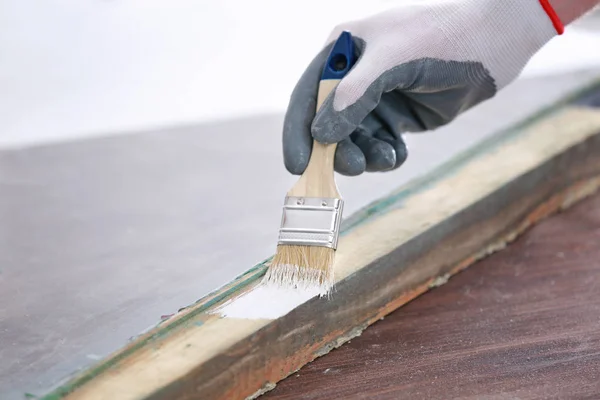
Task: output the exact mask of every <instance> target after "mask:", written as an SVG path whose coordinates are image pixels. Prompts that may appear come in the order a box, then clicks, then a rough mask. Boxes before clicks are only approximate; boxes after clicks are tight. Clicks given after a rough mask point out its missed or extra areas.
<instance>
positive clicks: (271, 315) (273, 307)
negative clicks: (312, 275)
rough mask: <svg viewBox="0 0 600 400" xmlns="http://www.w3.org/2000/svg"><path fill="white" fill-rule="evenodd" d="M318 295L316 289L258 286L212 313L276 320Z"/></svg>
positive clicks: (231, 316) (229, 316)
mask: <svg viewBox="0 0 600 400" xmlns="http://www.w3.org/2000/svg"><path fill="white" fill-rule="evenodd" d="M318 295H319V290H318V288H315V289H314V290H290V289H283V288H279V287H273V286H270V285H269V286H267V285H263V284H260V285H258V286H256V287H255V288H253V289H252V290H250V291H248V292H247V293H244V294H243V295H242V296H240V297H238V298H236V299H233V300H229V301H228V302H226V303H225V304H223V305H222V306H220V307H218V308H217V309H215V311H214V312H213V313H214V314H220V315H221V316H223V317H227V318H243V319H277V318H280V317H282V316H284V315H286V314H287V313H289V312H290V311H292V310H293V309H295V308H296V307H298V306H299V305H301V304H303V303H305V302H307V301H308V300H310V299H312V298H314V297H317V296H318ZM322 301H327V300H326V299H323V300H322Z"/></svg>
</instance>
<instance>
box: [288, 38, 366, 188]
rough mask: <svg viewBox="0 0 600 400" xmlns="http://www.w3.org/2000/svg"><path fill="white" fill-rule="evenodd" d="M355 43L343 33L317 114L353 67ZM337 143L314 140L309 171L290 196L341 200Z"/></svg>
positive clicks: (324, 79)
mask: <svg viewBox="0 0 600 400" xmlns="http://www.w3.org/2000/svg"><path fill="white" fill-rule="evenodd" d="M354 61H355V60H354V43H353V41H352V36H351V35H350V33H348V32H342V34H341V35H340V37H339V38H338V40H337V41H336V42H335V44H334V45H333V47H332V49H331V52H330V54H329V58H328V59H327V62H326V63H325V67H324V70H323V75H322V77H321V81H320V82H319V92H318V94H317V109H316V111H317V112H318V111H319V109H320V108H321V105H323V102H324V101H325V99H327V97H328V96H329V95H330V94H331V92H333V90H334V89H335V88H336V86H337V85H338V83H340V81H341V80H342V78H343V77H344V76H345V75H346V74H347V73H348V71H349V70H350V68H352V65H353V64H354ZM336 148H337V143H334V144H323V143H319V142H317V141H316V140H313V146H312V152H311V154H310V160H309V161H308V166H307V167H306V170H305V171H304V173H303V174H302V176H301V177H300V179H299V180H298V182H297V183H296V185H294V187H293V188H292V189H291V190H290V191H289V192H288V196H306V197H330V198H338V199H339V198H341V196H340V193H339V192H338V188H337V185H336V183H335V177H334V168H333V162H334V159H335V149H336Z"/></svg>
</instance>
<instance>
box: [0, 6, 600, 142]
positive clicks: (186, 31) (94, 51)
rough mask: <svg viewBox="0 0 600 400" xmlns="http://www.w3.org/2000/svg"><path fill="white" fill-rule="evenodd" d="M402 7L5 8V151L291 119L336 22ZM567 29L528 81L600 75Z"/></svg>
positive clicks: (593, 51) (0, 97) (589, 43)
mask: <svg viewBox="0 0 600 400" xmlns="http://www.w3.org/2000/svg"><path fill="white" fill-rule="evenodd" d="M400 1H402V0H395V1H391V0H388V1H385V0H359V1H356V0H326V1H323V0H321V1H315V0H302V1H282V0H278V1H270V0H251V1H250V0H211V1H207V0H2V1H0V146H2V147H7V146H21V145H27V144H30V143H37V142H46V141H53V140H64V139H68V138H73V137H81V136H91V135H98V134H117V133H122V132H126V131H131V130H141V129H148V128H156V127H160V126H172V125H180V124H188V123H198V122H201V121H205V120H213V119H223V118H230V117H234V116H243V115H249V114H256V113H263V112H281V111H283V110H285V106H286V104H287V98H288V96H289V93H290V92H291V90H292V88H293V86H294V84H295V82H296V80H297V78H298V77H299V75H300V74H301V72H302V70H303V68H304V67H305V65H306V64H307V63H308V62H309V61H310V59H311V58H312V56H313V55H314V54H315V52H316V51H318V50H319V48H320V47H321V45H322V44H323V40H324V39H325V38H326V36H327V34H328V33H329V31H330V30H331V29H332V28H333V26H334V25H335V24H337V23H338V22H342V21H345V20H348V19H352V18H355V17H360V16H363V15H366V14H370V13H373V12H377V11H379V10H381V9H383V8H387V7H391V6H393V5H394V4H397V3H399V2H400ZM598 49H600V34H598V33H596V34H593V33H592V32H591V31H589V32H585V31H578V30H576V29H568V30H567V33H566V34H565V35H564V36H563V37H560V38H557V39H555V40H554V41H553V42H552V43H551V44H549V45H548V46H547V47H546V48H545V49H544V50H543V51H542V52H541V53H539V54H538V55H537V56H536V57H535V59H534V60H533V61H532V62H531V64H530V65H529V66H528V68H527V70H526V72H525V73H524V75H534V74H535V75H539V74H543V73H553V72H556V71H558V70H565V69H572V68H575V67H580V66H589V65H599V66H600V51H598Z"/></svg>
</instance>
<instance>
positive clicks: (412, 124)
mask: <svg viewBox="0 0 600 400" xmlns="http://www.w3.org/2000/svg"><path fill="white" fill-rule="evenodd" d="M342 30H347V31H349V32H350V33H352V35H353V36H354V38H355V42H356V47H357V50H358V56H359V59H358V61H357V63H356V64H355V66H354V68H353V69H352V70H351V71H350V73H349V74H348V75H347V76H346V77H345V78H344V79H343V80H342V81H341V82H340V84H339V85H338V87H337V88H336V90H335V91H334V92H333V93H332V95H330V96H329V98H328V99H327V100H326V101H325V103H324V104H323V106H322V108H321V109H320V110H319V113H317V114H316V115H315V106H316V95H317V88H318V83H319V78H320V75H321V72H322V69H323V65H324V62H325V59H326V58H327V55H328V53H329V50H330V48H331V46H332V43H331V42H332V41H333V40H334V39H335V38H337V36H338V35H339V34H340V32H341V31H342ZM555 35H556V31H555V30H554V27H553V25H552V23H551V21H550V20H549V19H548V17H547V15H546V14H545V12H544V10H543V8H542V7H541V6H540V4H539V2H538V1H537V0H505V1H503V2H498V1H496V0H455V1H447V0H445V1H443V2H435V1H429V2H423V3H420V4H413V5H409V6H403V7H400V8H398V9H394V10H391V11H387V12H384V13H382V14H378V15H375V16H372V17H369V18H367V19H364V20H360V21H355V22H351V23H348V24H344V25H341V26H339V27H337V28H336V29H335V30H334V31H333V32H332V34H331V35H330V38H329V40H328V42H329V44H328V45H327V46H326V47H325V48H324V49H323V50H322V51H321V52H320V53H319V54H318V55H317V56H316V57H315V58H314V60H313V61H312V62H311V64H310V65H309V66H308V68H307V69H306V71H305V72H304V74H303V75H302V77H301V78H300V80H299V81H298V83H297V85H296V87H295V89H294V91H293V93H292V96H291V99H290V103H289V106H288V110H287V112H286V115H285V120H284V128H283V155H284V162H285V166H286V168H287V170H288V171H289V172H291V173H292V174H296V175H299V174H301V173H302V172H303V171H304V169H305V168H306V166H307V164H308V160H309V158H310V152H311V148H312V140H313V138H314V139H316V140H317V141H319V142H322V143H338V147H337V150H336V156H335V170H336V171H337V172H339V173H341V174H343V175H350V176H354V175H359V174H361V173H363V172H365V171H388V170H392V169H396V168H398V167H399V166H400V165H402V163H403V162H404V161H405V160H406V157H407V150H406V146H405V144H404V141H403V139H402V134H403V133H405V132H423V131H427V130H432V129H436V128H438V127H440V126H442V125H445V124H447V123H449V122H450V121H452V120H453V119H455V118H456V117H457V116H458V115H459V114H460V113H462V112H464V111H466V110H468V109H469V108H471V107H473V106H474V105H476V104H479V103H481V102H482V101H484V100H486V99H489V98H491V97H493V96H494V95H495V94H496V92H497V91H498V90H499V89H501V88H502V87H504V86H506V85H507V84H508V83H510V82H511V81H512V80H514V79H515V78H516V77H517V76H518V74H519V73H520V72H521V70H522V69H523V67H524V66H525V64H526V63H527V62H528V60H529V59H530V58H531V56H532V55H533V54H535V52H536V51H537V50H539V48H541V47H542V46H543V44H545V43H546V42H547V41H548V40H550V39H551V38H552V37H553V36H555Z"/></svg>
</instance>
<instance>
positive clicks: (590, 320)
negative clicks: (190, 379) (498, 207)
mask: <svg viewBox="0 0 600 400" xmlns="http://www.w3.org/2000/svg"><path fill="white" fill-rule="evenodd" d="M599 288H600V195H595V196H594V197H593V198H591V199H588V200H585V201H584V202H582V203H581V204H578V205H576V206H574V207H573V208H572V209H570V210H567V211H565V212H564V213H561V214H559V215H556V216H553V217H551V218H549V219H547V220H545V221H543V222H541V223H540V224H539V225H537V226H535V227H534V228H533V229H531V231H529V232H527V233H526V234H525V235H523V237H521V238H519V239H517V240H516V241H515V242H514V243H513V244H511V245H510V246H509V247H508V248H507V249H506V250H504V251H502V252H499V253H497V254H494V255H492V256H490V257H489V258H487V259H485V260H482V261H480V262H478V263H477V264H476V265H475V266H473V268H470V269H468V270H466V271H465V272H463V273H461V274H459V275H457V276H456V277H455V278H452V279H451V280H450V281H449V282H448V283H446V284H445V285H444V286H442V287H439V288H436V289H434V290H432V291H431V292H429V293H427V294H425V295H423V296H421V297H419V298H418V299H415V300H414V301H413V302H411V303H409V304H407V305H406V306H405V307H403V308H401V309H399V310H397V311H395V312H393V313H392V314H390V315H389V316H387V317H385V319H383V320H382V321H379V322H376V323H375V324H373V325H372V326H371V327H370V328H369V329H367V330H365V331H364V332H363V334H362V335H361V336H360V337H358V338H355V339H353V340H352V341H351V342H350V343H348V344H347V345H344V346H342V347H340V348H338V349H335V350H333V351H332V352H331V353H329V354H328V355H327V356H325V357H322V358H319V359H317V360H315V361H314V362H312V363H310V364H308V365H306V366H305V367H303V368H302V369H300V370H299V371H298V372H296V373H295V374H293V375H292V376H290V377H289V378H287V379H285V380H283V381H281V382H280V383H279V384H277V387H276V388H275V389H274V390H273V391H271V392H269V393H267V394H266V395H264V396H263V397H261V399H264V400H284V399H306V400H308V399H312V400H320V399H377V400H385V399H390V400H391V399H394V400H396V399H398V400H400V399H423V398H426V399H440V400H441V399H522V400H525V399H559V398H560V399H596V398H598V397H599V396H600V379H598V378H599V377H600V290H598V289H599Z"/></svg>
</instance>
